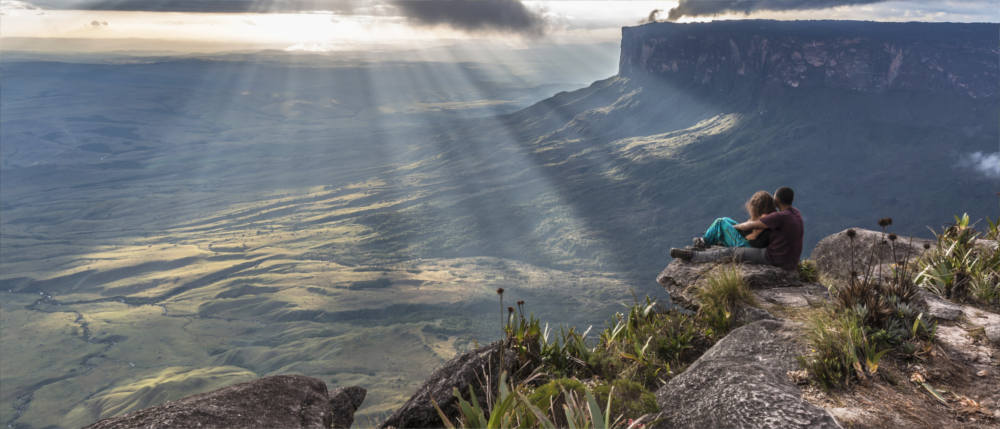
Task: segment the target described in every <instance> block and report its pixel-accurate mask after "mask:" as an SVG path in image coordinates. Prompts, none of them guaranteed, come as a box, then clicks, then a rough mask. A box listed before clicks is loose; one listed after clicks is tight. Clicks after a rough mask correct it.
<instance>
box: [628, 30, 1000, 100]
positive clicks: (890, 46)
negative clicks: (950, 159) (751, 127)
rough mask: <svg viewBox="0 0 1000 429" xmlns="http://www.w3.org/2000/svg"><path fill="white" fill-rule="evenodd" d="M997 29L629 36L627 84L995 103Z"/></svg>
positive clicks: (663, 32)
mask: <svg viewBox="0 0 1000 429" xmlns="http://www.w3.org/2000/svg"><path fill="white" fill-rule="evenodd" d="M997 31H1000V25H998V24H952V23H917V22H909V23H887V22H878V23H876V22H858V21H759V20H732V21H715V22H712V23H707V24H705V23H703V24H677V23H666V22H660V23H652V24H646V25H641V26H637V27H625V28H623V29H622V50H621V59H620V61H619V74H620V75H621V76H625V77H654V78H657V79H662V80H666V81H669V82H670V83H672V84H675V85H679V86H701V87H708V88H713V89H716V90H718V91H720V92H728V91H730V90H733V89H734V88H742V89H746V88H748V87H749V88H750V89H756V90H761V89H765V90H768V89H770V90H775V89H777V90H783V91H794V90H796V89H803V88H836V89H847V90H851V91H857V92H863V93H875V94H880V93H885V92H889V91H912V92H922V93H947V94H952V95H957V96H960V97H962V98H966V99H968V98H978V99H985V98H996V97H997V96H998V82H1000V73H998V65H997V54H998V53H1000V50H998V48H997V43H996V34H997Z"/></svg>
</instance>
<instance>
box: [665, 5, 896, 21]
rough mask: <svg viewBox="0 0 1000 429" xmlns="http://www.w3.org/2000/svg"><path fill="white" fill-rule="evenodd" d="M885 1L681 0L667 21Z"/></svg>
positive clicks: (671, 10) (671, 11)
mask: <svg viewBox="0 0 1000 429" xmlns="http://www.w3.org/2000/svg"><path fill="white" fill-rule="evenodd" d="M883 1H886V0H711V1H707V0H680V3H679V4H678V5H677V7H675V8H673V9H670V14H669V16H668V17H667V19H669V20H671V21H676V20H677V19H679V18H681V17H682V16H711V15H719V14H723V13H733V12H743V13H745V14H749V13H750V12H755V11H758V10H805V9H827V8H831V7H837V6H850V5H861V4H871V3H879V2H883Z"/></svg>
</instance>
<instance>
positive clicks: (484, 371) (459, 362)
mask: <svg viewBox="0 0 1000 429" xmlns="http://www.w3.org/2000/svg"><path fill="white" fill-rule="evenodd" d="M501 350H502V351H503V353H504V354H503V358H504V359H503V369H504V370H505V371H507V373H508V374H510V373H512V372H513V370H514V369H515V364H516V362H517V356H516V355H515V354H514V352H512V351H510V350H509V349H507V348H506V347H503V346H502V343H501V342H496V343H493V344H490V345H488V346H484V347H481V348H479V349H476V350H472V351H469V352H466V353H463V354H460V355H458V356H456V357H454V358H452V359H451V360H449V361H448V362H445V364H444V365H443V366H442V367H440V368H438V369H437V370H436V371H434V372H433V373H432V374H431V376H430V378H428V379H427V381H425V382H424V384H423V385H421V386H420V388H419V389H417V392H416V393H414V394H413V396H411V397H410V399H409V400H408V401H406V403H405V404H403V406H402V407H400V408H399V409H397V410H396V411H395V412H394V413H393V414H392V415H391V416H389V418H388V419H387V420H386V421H385V422H384V423H382V425H380V426H379V428H382V429H387V428H431V427H444V422H443V421H442V420H441V417H440V416H439V415H438V412H437V409H435V408H434V403H435V402H436V403H437V405H438V406H439V407H440V408H441V410H442V411H443V412H444V413H445V414H446V415H447V416H448V418H449V419H451V420H452V421H453V422H454V421H455V419H454V417H457V416H458V399H456V398H455V395H454V393H453V392H454V389H458V391H459V392H460V393H461V394H462V396H463V397H465V398H466V399H470V398H469V397H468V395H469V388H470V387H471V388H472V389H473V390H475V392H476V398H477V399H479V402H480V405H481V406H482V407H483V409H487V404H486V402H485V401H486V395H485V394H483V389H482V388H483V386H484V385H485V384H486V382H487V378H489V382H490V383H491V384H493V385H495V384H496V382H497V380H496V379H497V377H498V374H499V373H500V372H501V371H500V368H501V362H500V356H501V354H500V353H501Z"/></svg>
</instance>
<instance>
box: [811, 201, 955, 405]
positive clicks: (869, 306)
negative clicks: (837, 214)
mask: <svg viewBox="0 0 1000 429" xmlns="http://www.w3.org/2000/svg"><path fill="white" fill-rule="evenodd" d="M890 225H892V219H891V218H882V219H880V220H879V226H881V227H882V235H881V236H880V237H877V238H875V240H877V241H876V243H873V244H874V245H873V246H871V251H870V254H869V255H867V258H866V259H865V261H866V262H865V263H864V264H863V266H861V267H855V266H854V255H855V252H856V244H857V243H856V242H857V240H859V239H858V238H857V237H858V235H857V233H856V232H855V231H854V230H848V231H847V237H848V239H849V240H850V246H851V255H852V257H851V265H852V266H851V273H850V276H848V279H847V281H846V282H845V283H842V284H837V285H833V286H830V294H831V298H832V302H831V304H830V305H829V306H828V307H827V308H825V309H823V310H821V311H820V312H818V313H816V314H814V315H813V316H812V317H811V318H810V320H809V323H808V329H807V332H806V339H807V341H808V342H809V346H810V354H809V355H808V356H804V357H801V358H800V362H801V364H802V365H803V367H805V369H806V370H807V371H808V372H809V374H810V375H811V376H812V377H813V379H814V380H816V381H817V382H818V383H819V384H821V385H822V386H823V387H825V388H833V387H840V386H846V385H849V384H851V383H852V382H853V381H854V380H865V379H867V378H869V377H871V376H874V375H876V373H877V372H878V367H879V361H880V360H881V359H882V357H883V356H885V355H886V354H888V353H892V352H895V353H897V354H899V355H901V356H903V357H911V356H914V355H917V354H920V353H924V352H925V351H926V350H928V348H929V342H930V341H931V340H932V339H933V338H934V333H935V329H936V325H934V324H933V323H928V322H927V321H926V320H925V319H924V314H923V312H922V308H921V304H920V303H919V302H918V300H917V299H916V298H917V292H918V286H917V285H916V283H915V281H914V275H913V272H912V271H911V269H912V266H911V264H910V262H909V260H910V255H909V254H905V255H903V257H898V256H897V251H896V250H897V249H896V241H897V240H898V237H897V236H896V235H895V234H890V233H888V232H887V231H886V230H887V229H888V227H889V226H890ZM879 244H882V245H887V246H888V247H889V250H890V253H891V254H892V258H893V262H892V264H891V265H890V271H889V272H888V273H883V272H881V270H882V264H881V261H880V260H879V258H878V257H877V252H878V250H877V249H878V247H879ZM903 249H905V252H908V251H909V250H908V249H910V247H909V246H906V247H903Z"/></svg>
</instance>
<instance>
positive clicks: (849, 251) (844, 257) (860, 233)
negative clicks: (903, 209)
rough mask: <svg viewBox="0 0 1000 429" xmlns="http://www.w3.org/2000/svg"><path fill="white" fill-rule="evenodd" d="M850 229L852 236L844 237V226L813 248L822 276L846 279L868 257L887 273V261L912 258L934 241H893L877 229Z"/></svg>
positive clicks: (913, 239)
mask: <svg viewBox="0 0 1000 429" xmlns="http://www.w3.org/2000/svg"><path fill="white" fill-rule="evenodd" d="M851 229H853V230H854V231H855V232H856V233H857V236H856V237H854V240H851V239H850V238H848V236H847V231H848V230H846V229H845V230H843V231H841V232H838V233H836V234H832V235H829V236H827V237H826V238H823V239H822V240H820V241H819V243H817V244H816V247H815V248H814V249H813V251H812V258H813V260H815V261H816V268H817V269H818V270H819V272H820V274H822V275H823V276H824V277H826V278H829V279H832V280H839V281H846V280H847V279H848V278H850V275H851V270H852V269H853V270H854V271H857V272H859V273H861V272H862V271H863V270H864V267H867V266H868V263H869V261H871V260H874V261H875V263H876V264H880V265H881V273H883V275H891V273H892V270H891V269H890V268H889V264H892V263H894V262H899V263H902V262H903V261H905V260H907V258H916V257H917V256H919V255H921V254H922V253H923V252H924V248H923V245H924V243H931V244H933V243H934V242H933V241H932V240H926V239H922V238H912V237H899V238H898V239H897V240H896V241H894V242H890V241H889V240H888V239H887V238H886V235H883V233H882V232H880V231H872V230H867V229H861V228H851ZM852 242H853V245H852ZM894 254H895V257H893V255H894ZM852 258H853V259H854V264H853V265H852V264H851V259H852ZM852 267H853V268H852Z"/></svg>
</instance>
